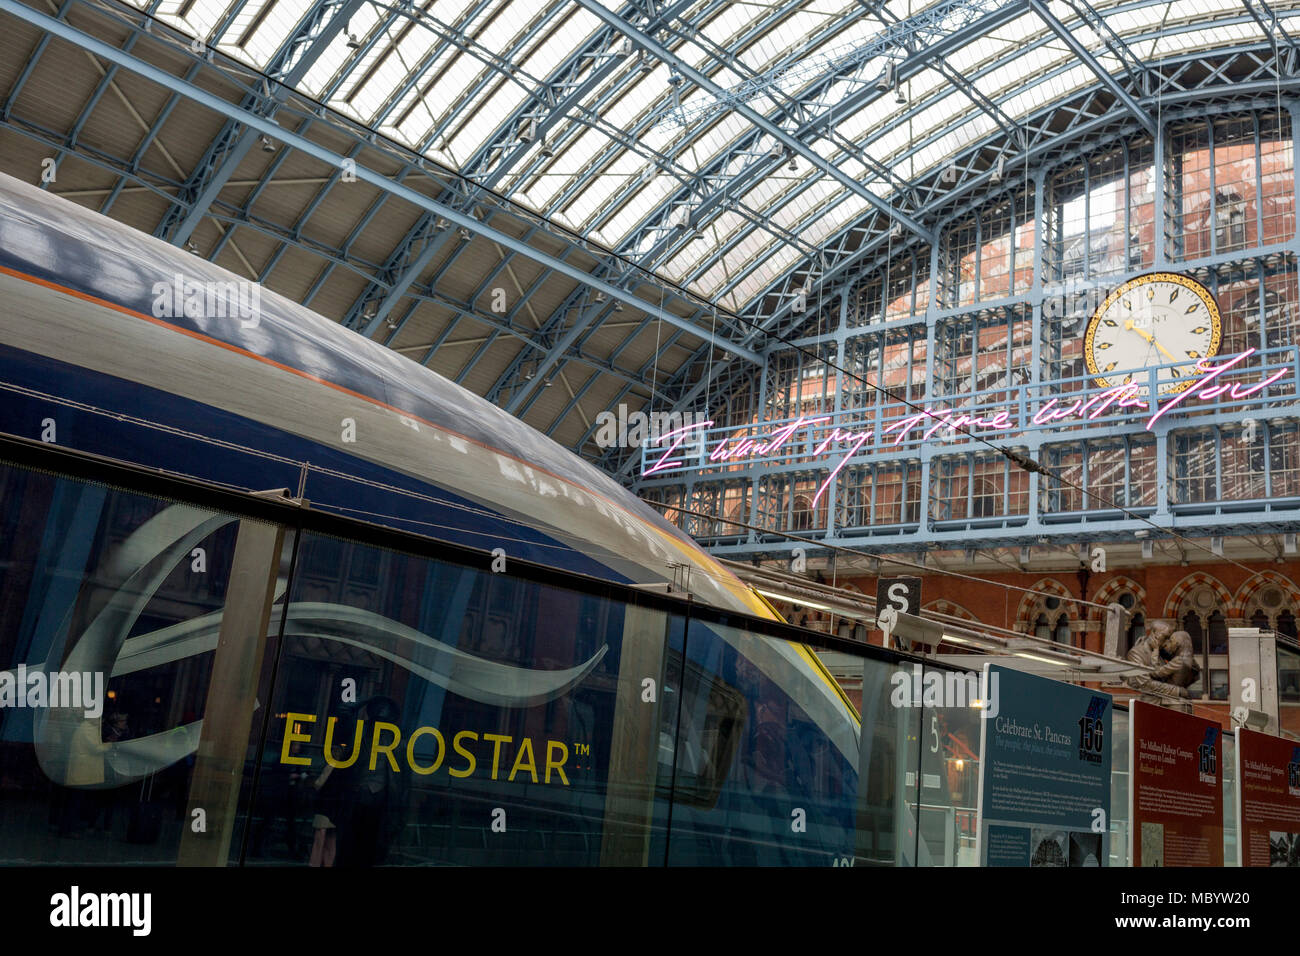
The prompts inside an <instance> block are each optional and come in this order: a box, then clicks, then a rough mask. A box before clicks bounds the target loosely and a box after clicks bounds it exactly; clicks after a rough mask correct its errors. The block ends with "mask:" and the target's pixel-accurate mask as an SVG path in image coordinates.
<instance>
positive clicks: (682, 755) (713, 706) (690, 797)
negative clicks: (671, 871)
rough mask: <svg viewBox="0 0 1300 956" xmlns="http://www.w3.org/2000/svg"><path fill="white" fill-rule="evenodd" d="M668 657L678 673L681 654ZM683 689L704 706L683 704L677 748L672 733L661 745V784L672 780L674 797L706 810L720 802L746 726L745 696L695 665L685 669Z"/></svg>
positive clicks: (672, 691) (668, 711) (671, 712)
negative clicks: (720, 791)
mask: <svg viewBox="0 0 1300 956" xmlns="http://www.w3.org/2000/svg"><path fill="white" fill-rule="evenodd" d="M670 660H671V663H670V669H671V670H672V671H675V672H680V669H681V655H680V654H676V653H673V654H671V655H670ZM669 693H670V695H672V696H671V698H670V701H671V702H672V703H676V690H675V689H673V688H670V690H669ZM682 693H683V694H684V696H685V699H686V700H687V701H691V702H697V701H703V702H704V704H705V706H704V709H703V712H701V711H700V708H698V707H696V706H682V707H681V708H679V710H680V713H681V723H680V724H679V726H678V732H677V741H678V743H677V746H676V748H675V749H674V747H673V744H672V739H671V737H669V739H668V741H667V745H666V747H665V746H661V747H660V751H659V753H660V758H659V759H660V763H661V765H660V782H661V786H662V785H664V784H666V783H667V782H668V781H670V780H673V781H674V784H673V790H672V796H673V799H674V800H678V801H682V802H685V803H689V804H690V805H691V806H696V807H703V808H706V809H707V808H711V807H713V806H714V805H715V804H716V803H717V801H718V792H719V790H720V789H721V787H722V784H723V781H724V780H725V779H726V776H727V772H728V771H729V770H730V768H731V765H732V762H733V760H734V759H735V755H736V747H737V746H738V744H739V742H740V734H741V731H742V730H743V729H744V726H745V712H746V702H745V695H744V694H743V693H741V691H740V690H738V689H737V688H735V687H732V686H729V685H728V684H726V683H725V682H724V681H722V680H720V679H719V678H718V677H717V675H714V674H709V673H707V672H706V671H705V670H704V669H703V668H701V667H700V666H699V665H697V664H694V663H688V665H687V667H686V672H685V676H684V679H683V681H682ZM675 712H676V711H675V710H674V708H672V707H671V706H670V707H667V708H665V709H664V714H665V717H666V718H667V717H669V716H670V715H674V714H675ZM674 769H675V770H676V778H675V779H674V776H673V771H674Z"/></svg>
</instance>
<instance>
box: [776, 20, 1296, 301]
mask: <svg viewBox="0 0 1300 956" xmlns="http://www.w3.org/2000/svg"><path fill="white" fill-rule="evenodd" d="M1256 46H1258V44H1256V45H1253V46H1246V47H1241V48H1238V49H1234V50H1230V51H1227V55H1228V56H1231V57H1242V56H1253V51H1254V49H1255V48H1256ZM1204 60H1205V56H1204V54H1203V53H1193V54H1188V55H1185V56H1182V57H1176V58H1173V59H1172V60H1167V61H1165V64H1166V66H1170V65H1172V66H1174V67H1175V69H1173V70H1172V71H1170V72H1168V73H1167V74H1165V73H1162V74H1161V79H1162V82H1163V83H1164V84H1165V85H1166V86H1168V87H1169V88H1170V89H1171V90H1174V92H1169V91H1167V90H1165V89H1161V90H1159V91H1157V92H1155V93H1153V94H1152V95H1151V97H1149V99H1152V100H1154V99H1155V98H1157V97H1160V98H1163V100H1164V102H1165V103H1166V104H1168V103H1171V102H1174V101H1175V99H1176V98H1177V97H1179V96H1193V97H1204V96H1207V95H1211V96H1212V95H1214V88H1211V89H1207V88H1206V86H1205V84H1206V83H1208V82H1212V81H1213V79H1214V71H1211V73H1210V75H1209V76H1208V77H1204V78H1202V80H1201V81H1200V82H1198V84H1197V85H1196V86H1194V87H1189V88H1187V89H1183V88H1181V87H1178V86H1177V81H1178V77H1179V76H1180V74H1181V71H1182V69H1184V68H1188V69H1191V68H1196V69H1197V74H1198V75H1199V72H1200V71H1199V67H1200V66H1201V65H1202V64H1203V63H1204ZM1264 63H1265V61H1264V60H1263V59H1260V60H1259V64H1260V69H1261V70H1264ZM1265 72H1267V71H1265ZM1277 82H1278V80H1277V78H1276V77H1275V76H1273V74H1272V73H1271V72H1270V73H1269V76H1268V77H1266V78H1264V79H1261V80H1259V81H1258V82H1257V83H1253V84H1252V83H1250V82H1246V81H1241V80H1236V81H1232V82H1231V83H1230V84H1225V85H1223V86H1222V87H1221V88H1222V90H1223V91H1224V92H1231V93H1233V94H1238V93H1240V94H1243V95H1244V93H1246V92H1248V91H1249V90H1250V89H1253V88H1254V87H1256V86H1258V87H1259V88H1260V89H1261V90H1266V91H1272V90H1273V89H1274V88H1275V87H1276V83H1277ZM1281 82H1282V85H1283V86H1286V87H1293V86H1294V85H1295V84H1296V80H1295V79H1294V78H1291V79H1283V80H1281ZM1103 89H1104V87H1103V86H1101V85H1100V84H1099V85H1098V86H1095V87H1092V88H1090V89H1087V90H1081V91H1079V93H1078V94H1076V95H1075V96H1074V97H1073V98H1072V100H1071V102H1072V103H1077V104H1081V105H1080V106H1075V107H1073V108H1071V109H1070V110H1069V111H1068V112H1069V114H1070V116H1071V119H1070V126H1069V128H1067V129H1066V130H1053V129H1050V128H1049V127H1047V126H1046V125H1044V123H1043V117H1041V116H1036V117H1034V118H1033V120H1032V122H1028V123H1026V124H1023V126H1022V128H1023V129H1026V130H1028V133H1027V135H1028V136H1029V139H1030V145H1029V147H1028V149H1027V150H1025V151H1022V152H1021V153H1020V154H1019V155H1011V154H1009V153H1008V152H1007V151H1006V150H1005V144H1004V146H1003V154H1004V155H1006V156H1007V164H1008V166H1010V165H1020V164H1023V163H1025V162H1027V161H1029V160H1032V159H1034V158H1035V157H1040V156H1042V155H1044V154H1045V153H1046V152H1048V151H1050V150H1051V149H1052V148H1053V147H1054V145H1055V143H1057V142H1059V141H1060V140H1061V139H1062V137H1066V138H1074V137H1076V136H1077V135H1079V134H1080V130H1081V129H1082V128H1083V127H1084V126H1085V125H1086V126H1087V127H1088V128H1092V127H1095V126H1096V125H1097V124H1098V123H1108V122H1113V121H1114V119H1115V117H1114V115H1113V114H1112V113H1105V114H1103V113H1101V112H1096V113H1095V114H1094V113H1093V112H1090V111H1089V110H1088V108H1087V106H1088V104H1089V103H1090V102H1091V101H1092V100H1093V98H1094V97H1095V96H1096V94H1097V93H1098V92H1100V91H1102V90H1103ZM1065 105H1069V104H1065ZM1058 112H1059V109H1058ZM1121 115H1123V114H1121ZM993 142H994V139H993V138H992V137H990V138H988V139H986V140H984V141H981V142H978V143H973V144H971V146H970V147H969V149H968V154H967V155H968V157H976V156H978V155H979V153H980V152H981V151H985V150H987V149H988V148H989V147H990V144H992V143H993ZM922 145H923V144H922ZM958 165H959V166H970V158H968V159H966V160H964V161H959V163H958ZM972 169H973V167H972ZM988 176H989V171H988V170H981V171H980V172H978V173H975V174H974V175H973V176H972V177H971V179H969V180H962V181H960V182H959V184H958V185H957V186H954V187H952V188H947V189H942V190H940V189H939V188H938V187H937V186H936V185H935V184H934V183H933V182H932V183H931V184H930V185H929V186H928V187H927V186H925V185H920V184H918V186H917V188H918V189H920V190H925V189H929V194H930V197H931V198H930V200H929V201H926V202H923V203H922V206H921V208H922V210H923V211H932V210H934V209H935V208H937V207H938V206H939V205H946V204H949V203H950V202H951V201H952V199H953V198H954V197H957V196H960V195H961V194H964V193H967V192H970V191H971V190H973V189H975V188H976V187H978V186H979V185H980V184H981V183H983V182H985V181H987V179H988ZM870 226H871V221H870V220H861V221H859V222H858V223H855V224H851V225H850V226H848V227H847V228H845V229H843V230H841V232H840V233H839V234H838V236H837V237H836V238H835V239H834V240H832V243H828V245H830V244H834V243H836V242H839V241H841V240H843V239H846V238H847V237H848V236H849V234H850V233H854V232H856V233H859V234H860V235H862V237H863V242H862V243H861V244H860V245H859V246H858V247H857V249H856V250H855V251H854V253H853V254H852V256H851V258H849V259H846V260H837V261H835V262H834V264H833V265H832V267H831V269H830V270H829V271H828V273H827V276H826V279H828V280H829V279H831V278H834V277H836V276H839V275H841V274H842V273H844V272H845V270H846V269H847V268H848V267H850V266H853V265H856V264H857V263H858V262H859V261H861V260H862V259H863V258H865V257H866V256H867V255H869V254H871V253H872V252H873V251H876V250H878V249H879V248H880V247H881V246H883V245H884V243H885V240H884V238H883V237H879V236H877V237H875V238H873V237H872V235H871V229H870V228H869V227H870ZM797 272H798V269H797V268H792V269H791V270H789V271H788V272H787V273H786V274H785V275H784V276H782V277H781V278H780V279H778V280H777V281H775V282H773V283H772V284H771V285H770V286H769V287H768V288H767V289H766V290H765V291H764V292H763V293H760V294H759V295H757V296H755V297H754V298H753V299H752V300H751V302H750V307H757V304H761V303H763V302H764V301H765V299H766V298H768V297H770V296H777V297H778V298H780V299H782V300H783V304H780V305H778V306H776V307H774V308H772V309H765V310H764V311H767V312H769V314H770V315H772V317H773V318H774V319H775V318H779V317H780V315H781V314H785V313H788V312H789V311H790V309H789V305H790V302H791V301H792V300H793V298H794V294H793V292H792V291H791V290H792V289H793V284H794V279H793V276H794V275H795V274H797ZM782 288H784V289H785V290H786V291H784V292H783V291H780V290H781V289H782Z"/></svg>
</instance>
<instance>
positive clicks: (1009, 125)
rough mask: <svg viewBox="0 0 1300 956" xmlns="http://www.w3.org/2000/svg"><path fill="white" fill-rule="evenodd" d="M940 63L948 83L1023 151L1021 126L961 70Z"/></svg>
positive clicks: (942, 62)
mask: <svg viewBox="0 0 1300 956" xmlns="http://www.w3.org/2000/svg"><path fill="white" fill-rule="evenodd" d="M938 62H939V64H940V65H939V72H940V73H942V74H943V75H944V76H946V77H947V78H948V82H950V83H952V84H953V86H955V87H957V88H958V89H959V90H961V91H962V92H963V93H965V94H966V95H967V96H968V97H969V98H970V99H971V100H972V101H973V102H974V103H975V105H976V106H978V107H979V108H980V109H982V110H983V111H984V112H985V113H987V114H988V115H989V116H990V117H991V118H992V120H993V122H995V123H997V124H998V127H999V128H1000V129H1001V130H1002V132H1004V133H1006V134H1007V137H1008V138H1009V139H1011V140H1014V141H1015V142H1016V145H1017V146H1019V147H1020V148H1022V149H1023V148H1024V146H1025V134H1024V131H1023V130H1021V128H1020V124H1019V123H1017V122H1016V121H1015V120H1013V119H1012V118H1011V117H1010V116H1008V115H1007V114H1006V113H1004V112H1003V111H1002V107H1000V106H998V105H997V104H996V103H994V102H993V101H992V100H991V99H989V98H988V97H987V96H985V95H984V94H983V93H981V92H980V91H979V89H978V87H976V86H975V84H974V83H971V82H970V81H969V80H967V79H966V77H964V76H962V75H961V72H960V71H959V70H954V69H953V68H952V67H950V66H949V65H948V64H947V63H946V62H945V61H944V60H942V59H940V60H939V61H938Z"/></svg>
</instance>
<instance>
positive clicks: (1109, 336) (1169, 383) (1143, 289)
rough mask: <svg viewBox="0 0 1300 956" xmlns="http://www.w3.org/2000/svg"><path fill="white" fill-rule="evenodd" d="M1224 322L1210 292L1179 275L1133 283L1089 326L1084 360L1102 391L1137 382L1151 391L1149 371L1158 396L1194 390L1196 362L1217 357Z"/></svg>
mask: <svg viewBox="0 0 1300 956" xmlns="http://www.w3.org/2000/svg"><path fill="white" fill-rule="evenodd" d="M1222 340H1223V319H1222V318H1221V317H1220V315H1219V306H1218V304H1217V303H1216V302H1215V301H1214V296H1213V295H1212V294H1211V293H1210V290H1209V289H1207V288H1205V286H1203V285H1201V284H1200V283H1199V282H1197V281H1196V280H1195V279H1191V278H1188V277H1187V276H1184V275H1178V274H1177V273H1174V272H1151V273H1148V274H1147V275H1143V276H1138V277H1137V278H1136V279H1130V280H1129V281H1128V282H1125V283H1124V284H1123V285H1121V286H1120V287H1119V288H1118V289H1116V290H1115V291H1114V292H1112V293H1111V294H1110V295H1108V296H1107V297H1106V300H1105V301H1104V302H1102V304H1101V305H1100V306H1098V308H1097V311H1096V312H1094V313H1093V315H1092V318H1091V320H1089V322H1088V329H1087V331H1086V332H1085V333H1084V342H1083V355H1084V361H1085V362H1086V363H1087V365H1088V371H1089V372H1090V373H1091V374H1092V375H1094V376H1096V382H1097V384H1098V385H1100V386H1101V387H1102V388H1110V387H1112V386H1115V385H1125V384H1129V383H1136V384H1139V385H1141V386H1142V389H1141V393H1143V394H1144V393H1145V392H1146V386H1147V383H1148V382H1149V381H1150V378H1149V374H1148V373H1147V372H1146V371H1145V370H1146V369H1148V368H1153V367H1156V366H1163V367H1161V368H1160V369H1159V371H1158V372H1157V375H1156V389H1157V391H1158V393H1159V395H1175V394H1177V393H1178V392H1181V391H1184V390H1185V389H1187V388H1190V387H1191V385H1192V383H1193V382H1194V381H1195V380H1196V378H1197V377H1198V375H1199V372H1198V370H1197V367H1196V365H1197V363H1198V362H1201V361H1203V360H1205V359H1208V358H1210V357H1211V356H1214V355H1216V354H1218V351H1219V343H1220V342H1221V341H1222Z"/></svg>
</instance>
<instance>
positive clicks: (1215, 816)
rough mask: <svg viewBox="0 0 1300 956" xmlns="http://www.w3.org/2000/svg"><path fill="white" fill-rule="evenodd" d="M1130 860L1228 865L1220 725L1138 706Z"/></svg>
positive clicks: (1132, 734)
mask: <svg viewBox="0 0 1300 956" xmlns="http://www.w3.org/2000/svg"><path fill="white" fill-rule="evenodd" d="M1130 714H1131V720H1132V723H1131V726H1130V731H1129V767H1130V768H1131V770H1132V773H1131V776H1130V778H1129V816H1128V818H1129V836H1128V839H1129V859H1130V860H1132V863H1133V866H1223V732H1222V729H1221V728H1220V727H1219V722H1218V721H1217V720H1207V719H1206V718H1204V717H1197V716H1195V715H1193V714H1184V713H1181V712H1179V711H1175V710H1169V709H1167V708H1164V707H1158V706H1156V705H1155V704H1147V703H1143V702H1142V701H1140V700H1135V701H1134V702H1133V709H1132V710H1131V711H1130Z"/></svg>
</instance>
